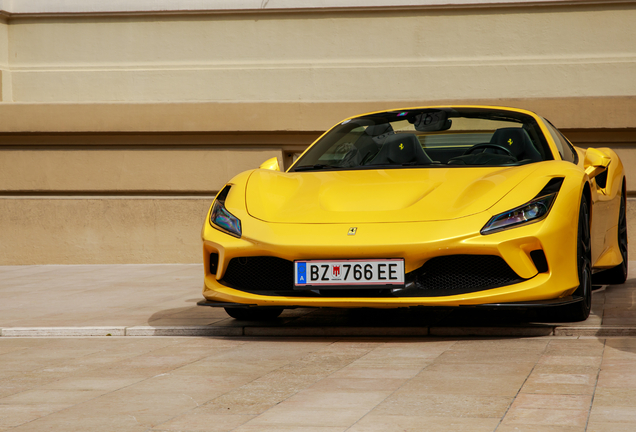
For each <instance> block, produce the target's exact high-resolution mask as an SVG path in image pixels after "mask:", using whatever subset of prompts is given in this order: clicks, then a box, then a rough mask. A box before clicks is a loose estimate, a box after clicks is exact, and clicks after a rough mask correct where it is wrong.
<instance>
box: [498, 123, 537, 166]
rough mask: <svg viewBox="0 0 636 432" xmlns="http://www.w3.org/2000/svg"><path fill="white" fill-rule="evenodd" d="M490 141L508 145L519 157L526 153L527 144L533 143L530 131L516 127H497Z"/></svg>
mask: <svg viewBox="0 0 636 432" xmlns="http://www.w3.org/2000/svg"><path fill="white" fill-rule="evenodd" d="M490 143H491V144H498V145H500V146H502V147H506V148H507V149H508V150H510V152H511V153H512V155H513V156H514V157H516V158H517V159H519V156H521V155H523V154H524V152H525V150H526V146H528V145H530V146H531V145H532V142H531V141H530V137H529V136H528V132H526V131H525V130H523V129H522V128H515V127H512V128H501V129H497V130H496V131H495V133H494V134H493V135H492V138H490Z"/></svg>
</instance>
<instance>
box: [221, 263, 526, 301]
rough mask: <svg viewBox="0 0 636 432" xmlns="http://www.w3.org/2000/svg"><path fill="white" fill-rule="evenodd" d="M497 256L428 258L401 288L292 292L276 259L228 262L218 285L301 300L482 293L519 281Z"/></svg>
mask: <svg viewBox="0 0 636 432" xmlns="http://www.w3.org/2000/svg"><path fill="white" fill-rule="evenodd" d="M522 280H523V279H522V278H520V277H519V275H517V274H516V273H515V272H514V271H513V270H512V269H511V268H510V267H509V266H508V264H507V263H506V261H504V260H503V259H502V258H501V257H499V256H495V255H450V256H444V257H436V258H432V259H430V260H429V261H427V262H426V263H424V265H423V266H422V267H420V268H418V269H417V270H414V271H412V272H410V273H407V274H406V284H405V287H404V289H401V290H391V289H372V290H366V289H343V290H334V289H330V290H322V291H320V292H317V291H308V290H294V263H293V262H291V261H287V260H285V259H282V258H276V257H264V256H259V257H242V258H233V259H232V260H230V262H229V264H228V267H227V270H226V271H225V275H224V276H223V279H222V280H221V282H222V283H223V284H225V285H228V286H231V287H233V288H236V289H240V290H242V291H247V292H252V293H258V294H262V295H286V296H301V297H343V296H344V297H367V298H368V297H436V296H448V295H455V294H465V293H470V292H475V291H482V290H486V289H490V288H496V287H500V286H505V285H511V284H514V283H518V282H521V281H522Z"/></svg>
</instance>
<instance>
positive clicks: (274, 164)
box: [259, 157, 280, 171]
mask: <svg viewBox="0 0 636 432" xmlns="http://www.w3.org/2000/svg"><path fill="white" fill-rule="evenodd" d="M259 168H260V169H268V170H272V171H280V165H279V164H278V158H276V157H273V158H271V159H267V160H266V161H265V162H263V163H262V164H261V166H259Z"/></svg>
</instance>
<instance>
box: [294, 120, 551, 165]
mask: <svg viewBox="0 0 636 432" xmlns="http://www.w3.org/2000/svg"><path fill="white" fill-rule="evenodd" d="M551 159H553V157H552V154H551V153H550V150H549V147H548V144H547V142H546V140H545V138H544V136H543V134H542V133H541V130H540V128H539V125H538V124H537V122H536V120H535V119H534V118H533V117H531V116H529V115H526V114H521V113H517V112H513V111H504V110H496V109H480V108H464V109H458V108H456V109H451V108H442V109H415V110H407V111H391V112H384V113H380V114H372V115H367V116H363V117H357V118H354V119H351V120H345V121H344V122H342V123H341V124H339V125H338V126H336V127H334V128H333V129H332V130H331V131H329V133H327V134H326V135H324V136H323V137H322V138H321V139H320V140H319V141H318V142H316V143H315V144H314V145H313V146H312V147H311V148H310V149H309V150H308V151H307V152H306V153H305V154H304V155H303V156H302V157H301V158H300V159H299V160H298V161H297V162H296V163H295V164H294V166H293V168H292V171H307V170H321V169H377V168H398V167H421V166H426V167H441V166H443V167H466V166H514V165H522V164H527V163H534V162H540V161H544V160H551Z"/></svg>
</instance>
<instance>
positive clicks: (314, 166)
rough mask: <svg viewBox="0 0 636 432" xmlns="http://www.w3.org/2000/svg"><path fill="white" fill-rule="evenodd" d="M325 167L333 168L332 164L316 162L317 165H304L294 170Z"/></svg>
mask: <svg viewBox="0 0 636 432" xmlns="http://www.w3.org/2000/svg"><path fill="white" fill-rule="evenodd" d="M324 168H332V166H331V165H323V164H315V165H302V166H299V167H296V168H294V171H310V170H320V169H324Z"/></svg>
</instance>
